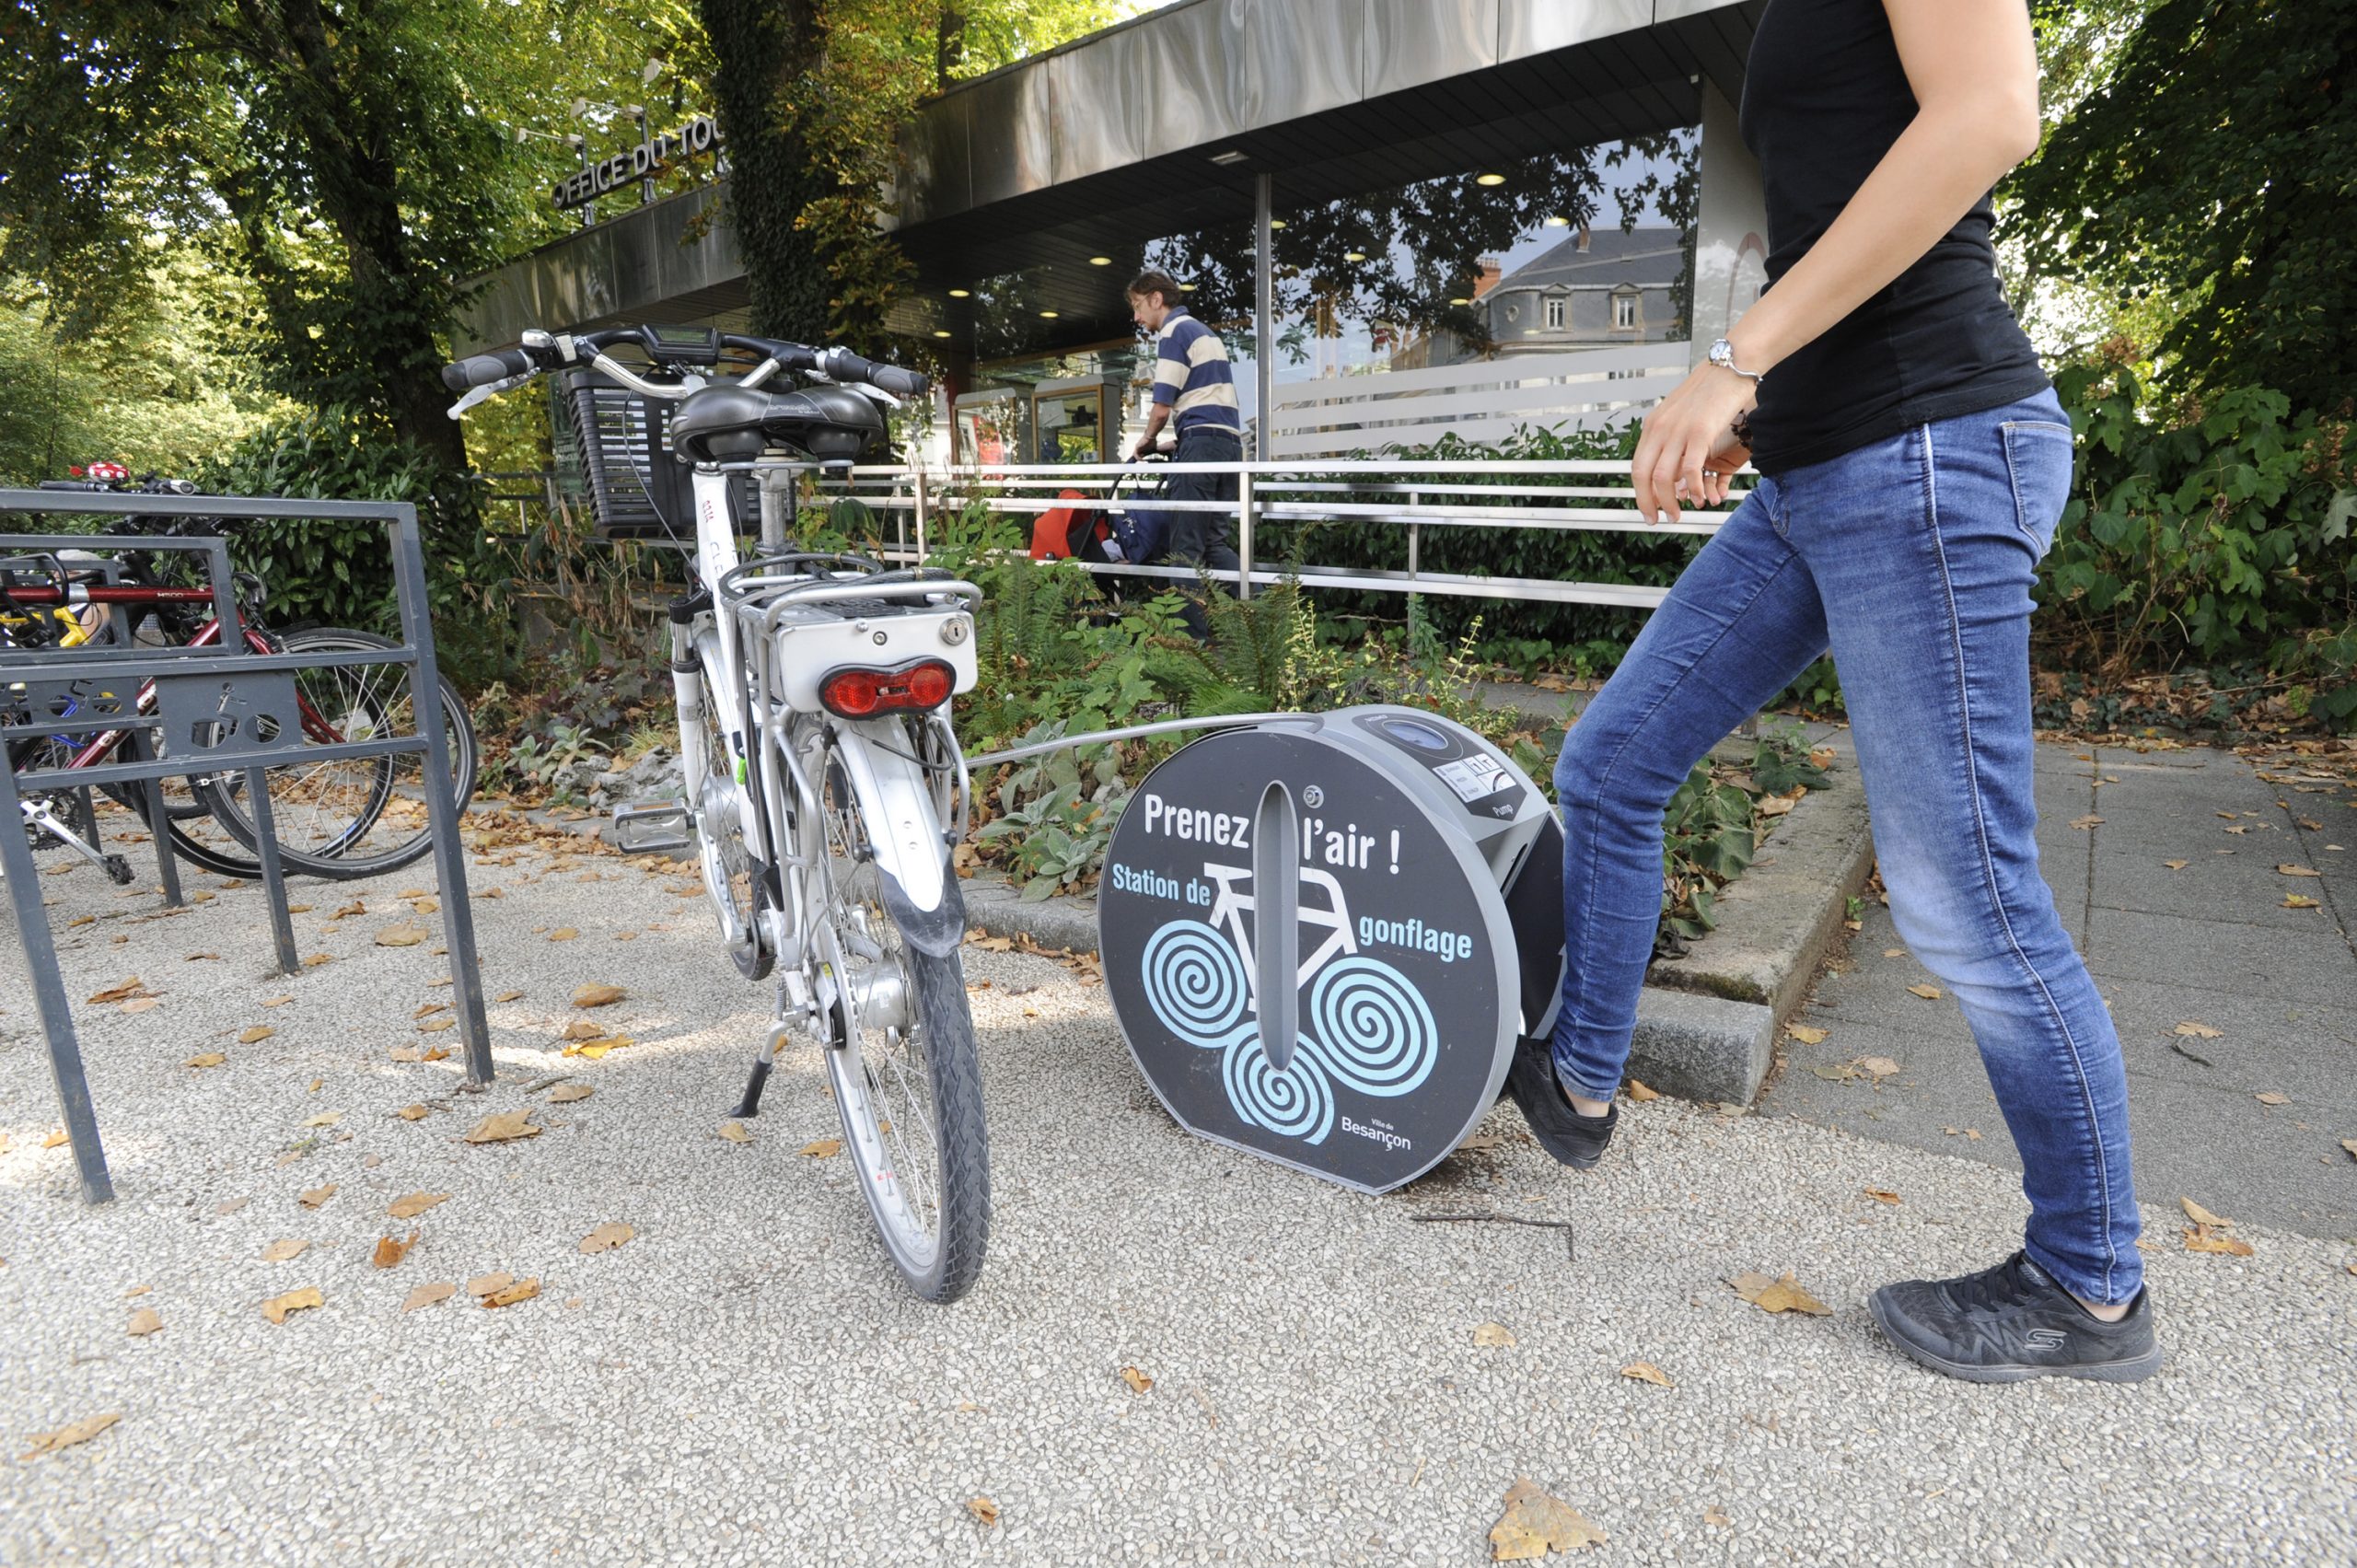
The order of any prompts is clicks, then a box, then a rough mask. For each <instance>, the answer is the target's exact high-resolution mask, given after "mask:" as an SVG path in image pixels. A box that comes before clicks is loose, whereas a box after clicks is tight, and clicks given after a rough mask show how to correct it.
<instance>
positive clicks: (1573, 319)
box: [1480, 227, 1688, 354]
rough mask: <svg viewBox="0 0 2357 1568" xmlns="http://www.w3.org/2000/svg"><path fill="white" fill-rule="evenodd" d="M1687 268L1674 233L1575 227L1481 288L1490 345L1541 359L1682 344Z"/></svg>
mask: <svg viewBox="0 0 2357 1568" xmlns="http://www.w3.org/2000/svg"><path fill="white" fill-rule="evenodd" d="M1687 265H1688V262H1687V249H1686V237H1685V236H1684V235H1683V234H1682V233H1680V232H1679V231H1678V230H1677V229H1674V228H1662V227H1639V228H1634V229H1630V230H1627V231H1625V232H1624V231H1622V230H1620V229H1618V228H1601V229H1596V230H1593V231H1591V230H1590V229H1588V228H1585V227H1582V228H1580V229H1578V230H1577V231H1575V232H1574V233H1573V234H1572V235H1570V236H1568V237H1567V238H1564V239H1562V241H1561V242H1559V243H1558V244H1557V245H1556V246H1555V247H1554V248H1553V249H1552V250H1548V251H1546V252H1544V253H1543V254H1541V255H1540V256H1538V258H1537V259H1536V260H1533V261H1526V262H1524V263H1523V264H1522V265H1521V266H1519V267H1516V268H1515V270H1514V271H1513V272H1511V273H1506V274H1504V276H1503V277H1500V278H1499V279H1498V280H1497V281H1496V282H1495V283H1494V284H1491V285H1489V286H1487V287H1485V288H1484V289H1482V291H1481V293H1480V304H1481V311H1482V314H1483V316H1484V317H1485V318H1486V319H1487V323H1488V326H1489V331H1490V341H1491V343H1492V344H1494V345H1495V351H1496V352H1497V353H1499V354H1543V353H1554V352H1558V351H1561V350H1563V349H1569V348H1595V347H1599V346H1602V345H1604V344H1608V343H1666V342H1668V341H1670V340H1672V339H1675V338H1683V337H1684V336H1686V330H1687V329H1686V323H1685V321H1684V320H1682V319H1679V313H1678V306H1677V291H1678V278H1679V277H1680V276H1681V275H1682V274H1683V273H1685V271H1686V268H1687ZM1485 281H1486V280H1485Z"/></svg>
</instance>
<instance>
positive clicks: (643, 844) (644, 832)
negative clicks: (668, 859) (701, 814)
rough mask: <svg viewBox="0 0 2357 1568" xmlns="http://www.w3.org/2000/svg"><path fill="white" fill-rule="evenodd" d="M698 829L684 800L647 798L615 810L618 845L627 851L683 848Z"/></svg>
mask: <svg viewBox="0 0 2357 1568" xmlns="http://www.w3.org/2000/svg"><path fill="white" fill-rule="evenodd" d="M694 832H695V830H694V824H693V820H692V819H691V818H690V817H689V816H688V803H687V802H686V801H684V800H644V801H640V802H639V803H638V804H636V805H634V806H622V807H616V808H615V810H614V847H615V848H616V849H618V850H620V851H621V852H622V853H623V854H659V853H661V852H663V851H665V850H683V849H686V848H687V847H688V846H689V844H690V843H691V842H694Z"/></svg>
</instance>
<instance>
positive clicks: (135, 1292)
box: [122, 1285, 156, 1301]
mask: <svg viewBox="0 0 2357 1568" xmlns="http://www.w3.org/2000/svg"><path fill="white" fill-rule="evenodd" d="M155 1290H156V1287H155V1286H154V1285H133V1286H132V1287H131V1288H130V1289H129V1290H127V1291H124V1292H123V1293H122V1299H123V1300H125V1301H134V1300H136V1299H138V1298H139V1297H140V1296H143V1295H154V1294H155Z"/></svg>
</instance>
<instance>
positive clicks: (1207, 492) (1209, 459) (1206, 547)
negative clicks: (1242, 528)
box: [1162, 429, 1244, 640]
mask: <svg viewBox="0 0 2357 1568" xmlns="http://www.w3.org/2000/svg"><path fill="white" fill-rule="evenodd" d="M1243 458H1244V443H1243V441H1242V440H1241V439H1239V438H1238V437H1237V434H1236V433H1235V432H1234V431H1232V430H1204V429H1195V430H1190V431H1187V432H1185V433H1184V434H1183V435H1181V436H1179V451H1178V454H1177V459H1176V460H1177V461H1179V462H1181V463H1233V462H1240V461H1242V460H1243ZM1163 494H1164V498H1165V499H1167V500H1171V501H1225V502H1227V503H1228V504H1229V505H1234V504H1235V502H1236V476H1235V475H1234V474H1232V473H1174V474H1172V475H1171V476H1170V482H1169V484H1168V486H1167V488H1166V489H1165V490H1164V492H1163ZM1230 537H1231V536H1230V533H1229V520H1228V517H1224V516H1222V515H1221V514H1220V513H1217V512H1211V511H1202V512H1198V511H1193V510H1191V509H1190V510H1188V511H1184V512H1173V513H1171V514H1170V537H1169V542H1168V543H1167V544H1166V545H1165V546H1164V547H1163V552H1162V559H1163V560H1164V561H1165V562H1167V563H1169V564H1171V565H1174V566H1200V567H1202V568H1205V569H1206V570H1209V571H1212V572H1234V571H1235V570H1236V569H1237V564H1238V563H1237V556H1236V551H1235V549H1234V548H1233V547H1232V546H1231V545H1230V543H1229V539H1230ZM1221 586H1222V587H1225V588H1226V589H1227V591H1228V592H1229V593H1230V594H1233V593H1235V592H1236V585H1235V583H1234V582H1233V581H1227V582H1224V583H1222V584H1221ZM1182 591H1184V590H1183V589H1182ZM1185 620H1186V622H1187V630H1188V631H1190V632H1192V633H1194V634H1195V636H1196V638H1197V639H1198V640H1202V639H1204V638H1207V637H1209V636H1210V635H1211V627H1210V623H1209V621H1208V620H1207V619H1206V617H1205V616H1204V613H1203V607H1202V602H1201V601H1200V599H1199V598H1197V596H1196V595H1195V594H1193V593H1189V594H1188V595H1187V611H1186V615H1185Z"/></svg>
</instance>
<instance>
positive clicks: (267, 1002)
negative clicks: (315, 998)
mask: <svg viewBox="0 0 2357 1568" xmlns="http://www.w3.org/2000/svg"><path fill="white" fill-rule="evenodd" d="M294 1000H295V998H293V997H292V996H265V997H263V998H262V999H261V1005H263V1006H265V1007H284V1006H285V1005H287V1004H288V1003H289V1002H292V1001H294Z"/></svg>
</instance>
